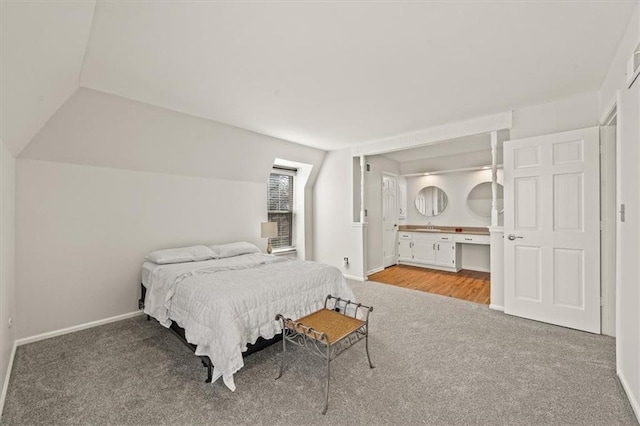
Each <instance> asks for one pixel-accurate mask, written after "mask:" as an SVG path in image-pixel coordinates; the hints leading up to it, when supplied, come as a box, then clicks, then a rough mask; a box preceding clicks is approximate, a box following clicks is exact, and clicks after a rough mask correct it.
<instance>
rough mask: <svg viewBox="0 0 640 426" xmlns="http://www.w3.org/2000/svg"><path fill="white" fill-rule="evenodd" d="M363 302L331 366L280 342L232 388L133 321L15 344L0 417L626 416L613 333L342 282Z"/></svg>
mask: <svg viewBox="0 0 640 426" xmlns="http://www.w3.org/2000/svg"><path fill="white" fill-rule="evenodd" d="M350 284H351V285H352V287H353V289H354V291H355V293H356V295H357V297H358V300H359V301H361V302H363V303H366V304H371V305H373V306H374V311H373V313H372V316H371V340H370V343H371V354H372V359H373V362H374V364H375V365H376V368H375V369H373V370H371V369H369V367H368V364H367V360H366V355H365V352H364V344H358V345H357V346H355V347H353V348H351V349H350V350H348V351H346V352H345V353H343V354H342V355H341V356H340V357H339V358H338V359H336V360H335V361H334V362H333V363H332V365H331V368H332V377H331V394H330V403H329V411H328V413H327V414H326V415H325V416H323V415H322V414H321V410H322V406H323V395H324V394H323V392H324V363H323V361H322V360H321V359H319V358H316V357H314V356H312V355H310V354H307V353H305V352H304V351H303V350H302V349H299V348H293V349H292V351H291V352H290V355H291V356H290V357H289V362H288V364H287V369H286V370H285V373H284V376H283V377H282V378H281V379H280V380H277V381H276V380H274V378H275V376H276V374H277V367H278V362H279V355H280V351H281V346H280V345H274V346H271V347H269V348H267V349H265V350H263V351H261V352H258V353H255V354H253V355H251V356H249V357H247V358H246V359H245V367H244V368H243V369H242V370H240V371H239V372H238V373H237V374H236V376H235V381H236V385H237V390H236V392H230V391H229V390H228V389H227V388H226V387H224V385H223V384H222V383H220V382H218V383H215V384H213V385H212V384H206V383H204V379H205V374H206V370H205V368H204V367H203V366H202V364H201V363H200V361H199V360H198V358H196V357H195V356H194V355H193V354H192V353H191V352H190V351H189V350H188V349H187V348H186V347H185V346H184V345H183V344H182V343H181V342H180V341H179V340H178V339H177V338H176V337H175V336H174V335H173V334H172V333H170V332H169V331H168V330H166V329H164V328H163V327H162V326H160V325H159V324H158V323H157V322H155V321H149V322H147V321H146V320H145V318H144V317H142V316H141V317H136V318H133V319H129V320H124V321H120V322H117V323H113V324H108V325H104V326H101V327H96V328H92V329H88V330H84V331H80V332H77V333H73V334H68V335H65V336H60V337H56V338H53V339H49V340H45V341H41V342H36V343H31V344H28V345H24V346H20V347H19V348H18V351H17V354H16V358H15V361H14V366H13V373H12V375H11V380H10V384H9V390H8V395H7V400H6V403H5V407H4V413H3V416H2V419H1V420H0V423H2V424H6V425H22V424H82V425H88V424H149V425H150V424H153V425H155V424H181V425H184V424H221V425H226V424H280V425H294V424H295V425H297V424H349V425H354V424H355V425H360V424H369V425H377V424H405V425H406V424H434V425H435V424H438V425H457V424H504V425H507V424H508V425H531V424H557V425H568V424H575V425H635V424H637V422H636V419H635V417H634V415H633V412H632V409H631V407H630V405H629V403H628V401H627V399H626V397H625V395H624V391H623V390H622V388H621V386H620V384H619V382H618V381H617V378H616V375H615V347H614V346H615V345H614V342H615V341H614V339H612V338H609V337H604V336H597V335H592V334H588V333H582V332H578V331H574V330H569V329H566V328H562V327H555V326H551V325H547V324H542V323H538V322H535V321H528V320H524V319H520V318H514V317H510V316H507V315H504V314H502V313H500V312H496V311H492V310H489V309H488V308H487V307H486V306H483V305H479V304H476V303H471V302H465V301H460V300H456V299H452V298H448V297H442V296H437V295H432V294H428V293H423V292H419V291H415V290H410V289H405V288H400V287H394V286H389V285H383V284H378V283H375V282H366V283H357V282H350Z"/></svg>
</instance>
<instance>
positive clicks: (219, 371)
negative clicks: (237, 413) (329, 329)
mask: <svg viewBox="0 0 640 426" xmlns="http://www.w3.org/2000/svg"><path fill="white" fill-rule="evenodd" d="M142 285H143V292H144V293H145V295H144V296H143V297H144V312H145V313H146V314H147V315H149V316H151V317H153V318H155V319H157V320H158V321H159V322H160V324H162V325H163V326H165V327H167V328H169V327H171V326H172V325H173V326H174V327H175V325H176V324H177V325H178V326H179V327H180V328H181V329H183V330H184V338H185V339H186V341H187V342H188V343H190V344H192V345H193V346H195V354H196V355H198V356H201V357H208V359H209V360H210V365H211V364H213V372H212V377H211V379H212V380H211V381H212V382H215V381H216V380H217V379H219V378H220V377H222V379H223V382H224V384H225V385H226V386H227V387H228V388H229V389H231V390H232V391H233V390H235V388H236V386H235V382H234V378H233V375H234V374H235V373H236V372H237V371H238V370H240V369H241V368H242V367H243V366H244V362H243V357H242V354H243V352H245V351H246V350H247V347H248V346H251V345H253V344H255V343H256V342H260V341H264V340H268V339H273V338H274V337H275V336H276V335H277V334H279V333H280V332H281V328H280V326H279V323H278V322H277V321H276V320H275V317H276V315H277V314H282V315H284V316H286V317H289V318H300V317H302V316H305V315H307V314H310V313H312V312H314V311H316V310H318V309H320V308H321V307H322V306H323V303H324V300H325V298H326V296H327V295H328V294H331V295H334V296H337V297H341V298H343V299H350V300H354V296H353V293H352V291H351V289H350V288H349V287H348V286H347V283H346V280H345V278H344V276H343V275H342V273H341V272H340V270H339V269H337V268H335V267H332V266H329V265H324V264H321V263H317V262H309V261H300V260H287V259H285V258H282V257H277V256H271V255H265V254H262V253H255V252H253V253H246V254H239V255H234V256H230V257H225V258H216V259H209V260H202V261H188V262H182V263H173V264H156V263H154V262H149V261H147V262H145V263H144V264H143V266H142Z"/></svg>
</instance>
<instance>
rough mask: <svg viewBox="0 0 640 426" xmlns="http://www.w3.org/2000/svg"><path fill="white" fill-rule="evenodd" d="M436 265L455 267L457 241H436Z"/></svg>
mask: <svg viewBox="0 0 640 426" xmlns="http://www.w3.org/2000/svg"><path fill="white" fill-rule="evenodd" d="M436 265H440V266H448V267H450V268H451V267H455V266H456V245H455V243H443V242H438V243H436Z"/></svg>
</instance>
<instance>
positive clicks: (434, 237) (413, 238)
mask: <svg viewBox="0 0 640 426" xmlns="http://www.w3.org/2000/svg"><path fill="white" fill-rule="evenodd" d="M457 231H458V232H457ZM461 244H482V245H486V246H488V245H489V244H490V236H489V230H488V229H487V228H471V227H466V228H465V227H453V226H438V227H437V228H436V227H425V226H415V225H405V226H400V228H399V231H398V263H400V264H405V265H413V266H421V267H427V268H432V269H440V270H443V271H450V272H458V271H459V270H460V269H462V250H461V247H460V245H461Z"/></svg>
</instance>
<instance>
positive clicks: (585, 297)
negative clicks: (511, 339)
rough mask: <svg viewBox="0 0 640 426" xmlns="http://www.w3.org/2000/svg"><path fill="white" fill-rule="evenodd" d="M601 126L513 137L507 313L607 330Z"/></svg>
mask: <svg viewBox="0 0 640 426" xmlns="http://www.w3.org/2000/svg"><path fill="white" fill-rule="evenodd" d="M599 142H600V135H599V129H598V128H597V127H594V128H589V129H581V130H574V131H570V132H563V133H557V134H552V135H545V136H540V137H533V138H527V139H520V140H514V141H509V142H505V144H504V179H505V213H504V218H505V220H504V234H505V235H504V238H505V243H504V246H505V253H504V256H505V303H504V307H505V313H507V314H511V315H517V316H520V317H524V318H530V319H534V320H538V321H544V322H548V323H551V324H557V325H562V326H565V327H570V328H575V329H579V330H584V331H590V332H592V333H600V173H599Z"/></svg>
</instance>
